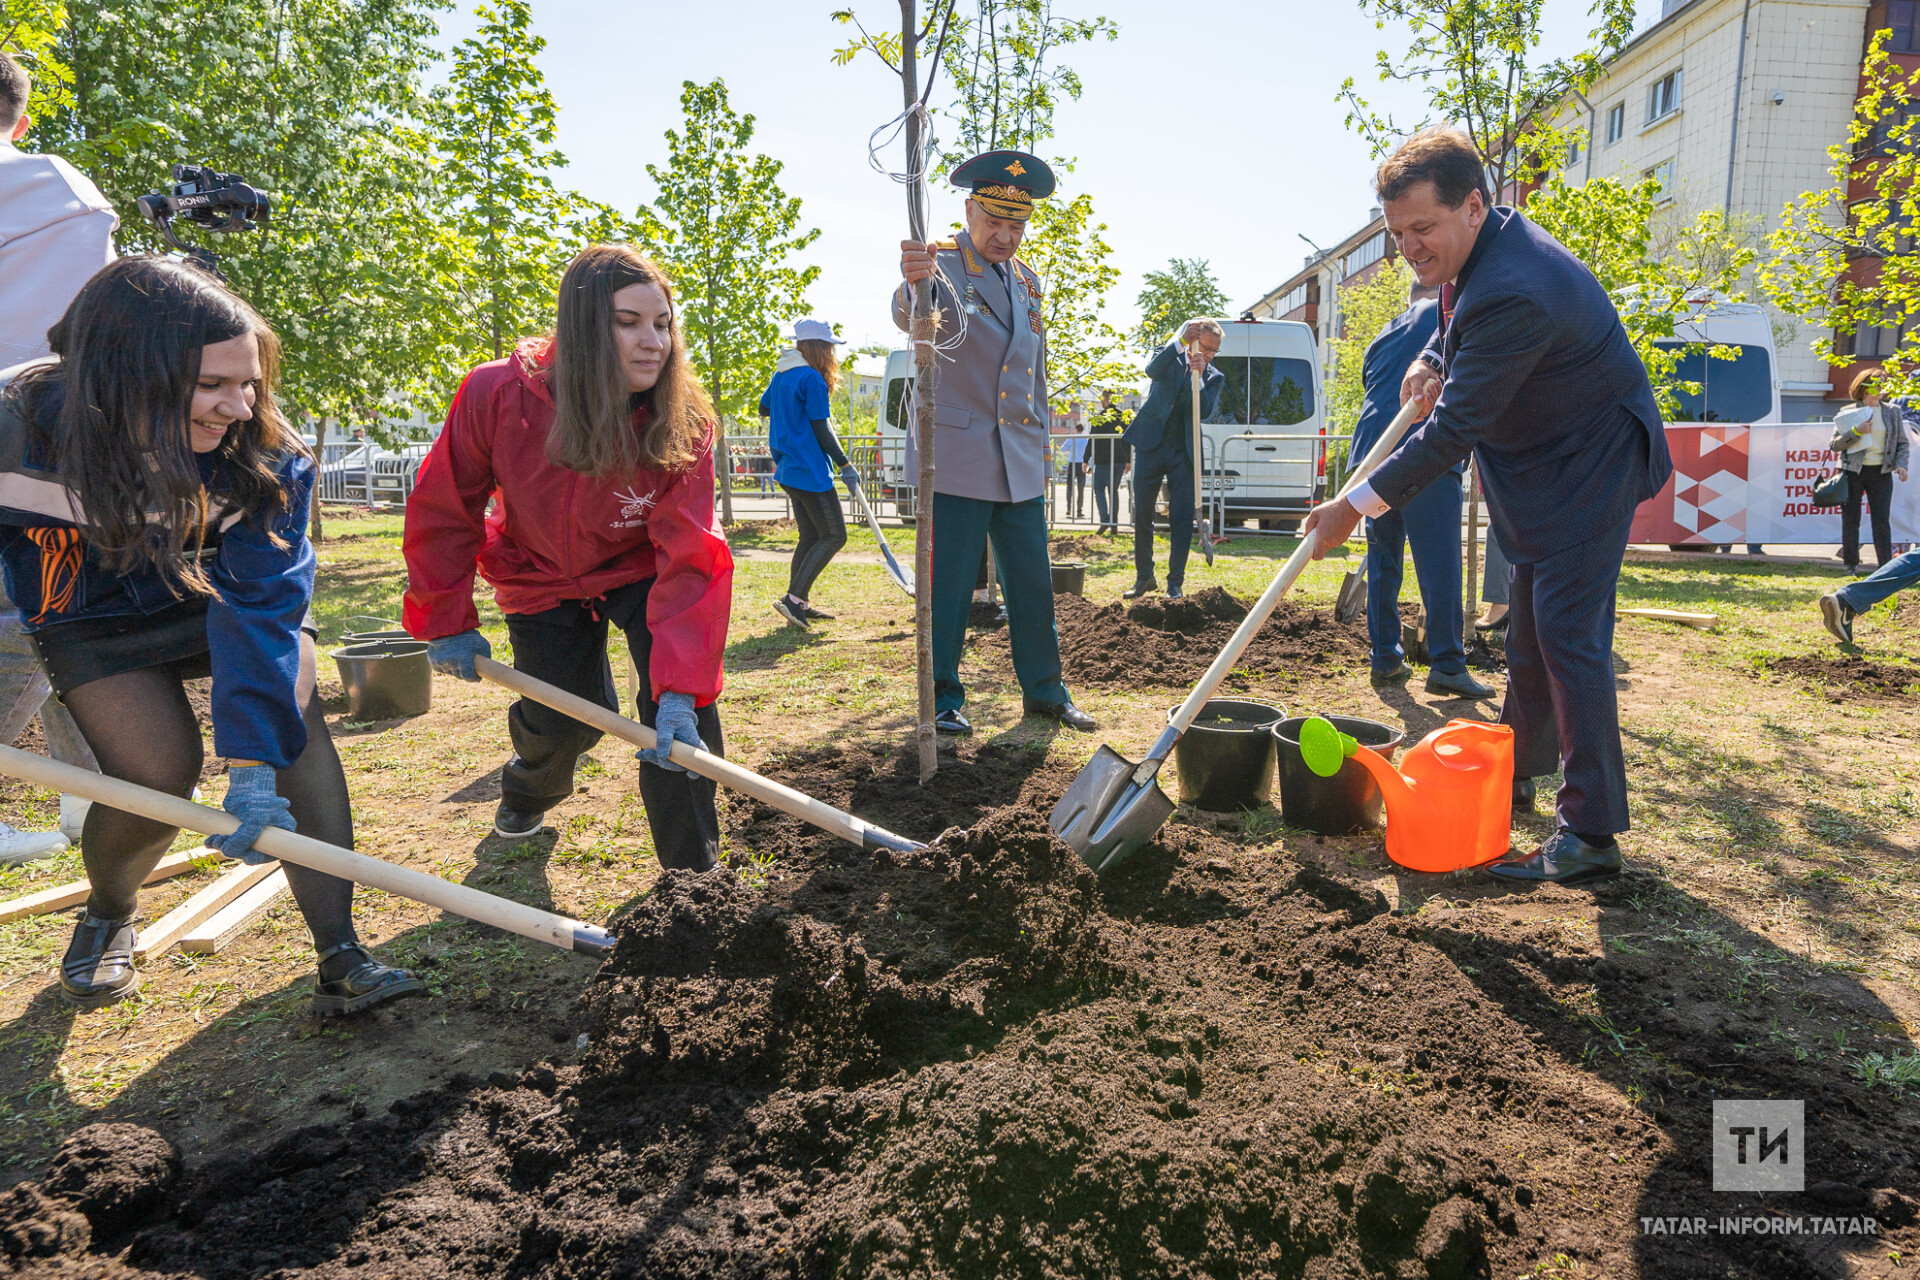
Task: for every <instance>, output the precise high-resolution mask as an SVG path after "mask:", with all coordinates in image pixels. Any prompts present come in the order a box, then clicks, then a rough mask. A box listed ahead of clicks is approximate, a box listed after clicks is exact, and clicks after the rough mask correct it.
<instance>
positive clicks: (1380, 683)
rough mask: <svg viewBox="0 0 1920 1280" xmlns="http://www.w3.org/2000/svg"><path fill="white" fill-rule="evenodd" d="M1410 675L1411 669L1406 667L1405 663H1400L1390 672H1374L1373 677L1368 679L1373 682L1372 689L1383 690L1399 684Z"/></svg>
mask: <svg viewBox="0 0 1920 1280" xmlns="http://www.w3.org/2000/svg"><path fill="white" fill-rule="evenodd" d="M1412 674H1413V668H1412V667H1410V666H1408V665H1407V664H1406V663H1404V662H1402V663H1400V664H1399V665H1398V666H1396V667H1393V668H1391V669H1390V670H1387V671H1376V672H1374V673H1373V675H1372V676H1371V677H1369V679H1371V680H1372V681H1373V687H1374V688H1376V689H1384V688H1386V687H1387V686H1388V685H1393V684H1399V683H1400V682H1401V681H1402V680H1405V679H1406V678H1407V677H1409V676H1411V675H1412Z"/></svg>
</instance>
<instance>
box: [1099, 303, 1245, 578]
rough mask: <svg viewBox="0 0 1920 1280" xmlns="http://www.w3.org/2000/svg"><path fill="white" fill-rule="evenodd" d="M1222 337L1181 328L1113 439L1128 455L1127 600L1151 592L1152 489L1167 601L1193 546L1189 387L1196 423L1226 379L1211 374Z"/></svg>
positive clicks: (1202, 323) (1209, 324)
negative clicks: (1165, 545)
mask: <svg viewBox="0 0 1920 1280" xmlns="http://www.w3.org/2000/svg"><path fill="white" fill-rule="evenodd" d="M1225 336H1226V335H1225V332H1224V331H1223V330H1222V329H1221V328H1220V322H1219V321H1217V320H1208V319H1204V318H1202V319H1196V320H1189V321H1187V323H1186V327H1185V328H1183V329H1182V330H1181V331H1180V336H1179V337H1178V338H1176V339H1175V340H1174V341H1172V342H1169V343H1168V344H1167V345H1166V346H1164V347H1162V348H1160V350H1159V351H1158V352H1157V353H1156V354H1155V355H1154V357H1153V359H1152V360H1150V361H1148V362H1147V377H1148V378H1150V379H1152V381H1153V387H1152V389H1151V390H1150V391H1148V392H1147V402H1146V403H1145V404H1143V405H1141V406H1140V412H1139V413H1136V414H1135V415H1133V425H1132V426H1130V427H1128V428H1127V429H1126V430H1125V431H1124V432H1122V433H1121V436H1120V439H1121V440H1122V441H1123V442H1124V443H1126V444H1127V445H1129V446H1131V447H1132V449H1133V585H1132V586H1131V587H1129V588H1127V589H1126V590H1125V591H1123V592H1121V594H1122V595H1124V596H1125V597H1126V598H1127V599H1129V600H1132V599H1134V598H1135V597H1136V596H1143V595H1145V594H1147V592H1149V591H1152V590H1153V589H1154V581H1153V504H1154V497H1155V495H1156V494H1157V493H1158V492H1159V490H1160V482H1161V481H1163V480H1164V481H1166V485H1167V526H1168V527H1167V535H1168V537H1169V539H1170V540H1171V541H1172V543H1173V553H1172V555H1170V556H1169V557H1168V558H1167V599H1169V600H1178V599H1179V598H1180V585H1181V583H1182V582H1183V581H1185V579H1186V576H1187V552H1188V550H1189V549H1190V548H1191V547H1192V546H1193V523H1194V520H1193V467H1194V465H1195V464H1194V457H1193V429H1194V428H1193V382H1192V376H1193V375H1192V371H1193V370H1199V371H1200V417H1201V420H1202V421H1205V420H1206V419H1208V418H1211V417H1212V416H1213V413H1214V410H1216V409H1218V408H1219V407H1220V388H1221V387H1222V386H1224V385H1226V381H1227V379H1226V375H1225V374H1223V373H1221V372H1220V371H1219V370H1218V369H1216V368H1214V367H1213V358H1214V357H1215V356H1217V355H1219V354H1220V343H1221V342H1222V341H1223V340H1224V339H1225Z"/></svg>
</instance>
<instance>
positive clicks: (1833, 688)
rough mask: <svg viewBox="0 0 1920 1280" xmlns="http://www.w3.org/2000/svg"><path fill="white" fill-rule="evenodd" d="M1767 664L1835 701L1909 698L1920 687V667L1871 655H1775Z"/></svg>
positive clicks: (1875, 700) (1873, 700) (1904, 699)
mask: <svg viewBox="0 0 1920 1280" xmlns="http://www.w3.org/2000/svg"><path fill="white" fill-rule="evenodd" d="M1767 666H1768V667H1769V668H1770V669H1771V670H1773V671H1776V672H1779V673H1780V674H1782V675H1788V676H1792V677H1794V678H1796V679H1798V680H1802V681H1805V682H1806V683H1807V684H1809V685H1812V686H1813V687H1814V688H1815V689H1817V690H1818V691H1819V692H1821V693H1824V694H1826V695H1827V697H1828V698H1830V699H1832V700H1833V701H1835V702H1884V701H1889V700H1892V701H1902V702H1904V701H1909V700H1911V699H1912V697H1913V695H1914V690H1915V686H1920V667H1909V666H1905V665H1903V664H1900V663H1893V662H1875V661H1873V660H1872V659H1871V658H1852V657H1848V658H1822V657H1818V656H1814V655H1806V656H1802V657H1794V658H1774V659H1772V660H1771V661H1770V662H1768V663H1767Z"/></svg>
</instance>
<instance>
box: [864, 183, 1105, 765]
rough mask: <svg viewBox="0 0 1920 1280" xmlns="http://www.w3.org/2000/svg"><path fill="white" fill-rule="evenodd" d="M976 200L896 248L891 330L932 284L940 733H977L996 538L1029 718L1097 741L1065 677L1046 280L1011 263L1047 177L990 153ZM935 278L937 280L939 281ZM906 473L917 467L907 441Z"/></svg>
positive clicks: (902, 323)
mask: <svg viewBox="0 0 1920 1280" xmlns="http://www.w3.org/2000/svg"><path fill="white" fill-rule="evenodd" d="M948 181H949V182H951V183H952V184H953V185H954V186H956V187H960V188H963V189H965V190H967V191H968V192H969V193H970V194H969V195H968V197H967V201H966V205H965V216H966V226H967V229H966V230H965V231H962V232H960V233H959V234H958V235H956V236H955V237H954V238H953V239H952V240H949V241H945V242H943V243H935V244H926V243H921V242H919V241H913V240H905V241H902V242H901V244H900V275H901V279H902V283H901V285H900V286H899V287H898V288H896V289H895V290H894V293H893V322H894V324H895V325H897V326H899V327H900V328H901V329H907V328H909V326H910V325H911V324H912V307H911V299H912V294H913V286H914V285H915V284H916V283H918V282H919V281H922V280H929V279H930V280H932V281H933V285H932V289H931V292H932V294H933V305H934V307H935V309H936V311H937V312H938V315H939V337H940V341H942V342H947V343H952V344H954V345H953V347H952V349H951V350H949V351H947V352H945V353H944V354H943V356H942V360H943V363H942V364H941V367H940V397H939V409H938V411H937V413H936V415H935V419H934V441H935V449H936V453H937V460H938V464H939V465H938V466H937V468H936V469H935V471H934V492H933V494H932V502H933V527H934V528H935V529H937V530H939V531H940V532H939V533H938V535H937V536H936V537H935V538H934V540H933V583H932V596H933V684H934V703H935V714H934V728H935V729H936V730H938V731H939V732H941V733H950V734H966V733H972V732H973V724H972V722H970V721H969V720H968V719H967V717H966V715H965V713H964V712H962V711H961V708H962V707H963V706H964V705H965V704H966V697H967V690H966V686H965V685H964V684H962V683H961V682H960V654H961V650H962V649H963V647H964V646H965V644H966V638H967V617H968V614H969V613H970V612H971V611H972V598H973V584H974V581H975V577H976V574H977V571H978V570H979V568H980V563H981V552H982V550H983V548H984V547H985V546H986V544H987V542H988V540H989V539H991V541H992V543H993V559H994V564H995V566H996V570H997V572H998V575H999V581H1000V585H1001V588H1002V589H1003V590H1004V592H1005V596H1006V609H1007V639H1008V645H1009V647H1010V648H1011V649H1012V651H1013V670H1014V675H1015V677H1016V678H1017V679H1018V680H1019V682H1020V694H1021V708H1022V711H1023V712H1024V714H1026V715H1031V716H1045V717H1047V718H1049V719H1053V720H1058V721H1059V722H1060V723H1061V724H1064V725H1066V726H1067V727H1068V728H1069V729H1074V730H1078V731H1079V732H1081V733H1091V732H1092V731H1093V730H1094V729H1095V728H1096V727H1097V725H1096V722H1095V721H1094V718H1093V717H1092V716H1090V715H1088V714H1087V713H1086V712H1084V711H1082V710H1081V709H1080V708H1079V707H1077V706H1075V705H1074V704H1073V699H1072V698H1071V697H1070V696H1069V695H1068V693H1067V685H1066V681H1065V680H1064V679H1062V678H1061V676H1062V673H1061V667H1060V632H1059V629H1058V627H1057V626H1056V625H1055V622H1054V612H1053V571H1052V568H1051V566H1050V562H1049V559H1048V554H1047V512H1046V499H1047V438H1048V431H1049V425H1048V421H1049V414H1050V411H1049V409H1048V407H1047V335H1046V322H1045V316H1044V310H1043V301H1042V297H1041V292H1040V277H1039V276H1037V275H1035V274H1034V272H1033V269H1032V268H1031V267H1029V266H1027V265H1026V264H1025V263H1023V262H1021V261H1020V259H1019V258H1018V257H1016V256H1015V255H1016V254H1017V253H1018V251H1019V248H1020V241H1021V238H1022V237H1023V236H1025V234H1026V230H1027V220H1028V219H1029V218H1031V217H1032V216H1033V202H1034V201H1035V200H1044V199H1046V197H1048V196H1049V195H1051V194H1053V188H1054V177H1053V170H1052V169H1050V168H1049V167H1048V166H1047V162H1046V161H1044V160H1042V159H1041V158H1040V157H1038V156H1035V155H1030V154H1028V153H1027V152H1024V151H988V152H984V153H983V154H981V155H977V156H975V157H973V158H972V159H971V160H968V161H967V162H966V163H964V164H962V165H960V166H959V167H958V168H956V169H954V171H953V172H952V173H951V174H949V175H948ZM936 275H937V278H936ZM907 440H908V450H907V468H908V474H910V475H911V474H912V473H913V468H915V467H917V466H918V465H919V455H918V453H917V452H916V451H915V449H914V447H913V444H912V442H913V435H912V434H911V433H909V434H908V436H907Z"/></svg>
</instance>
